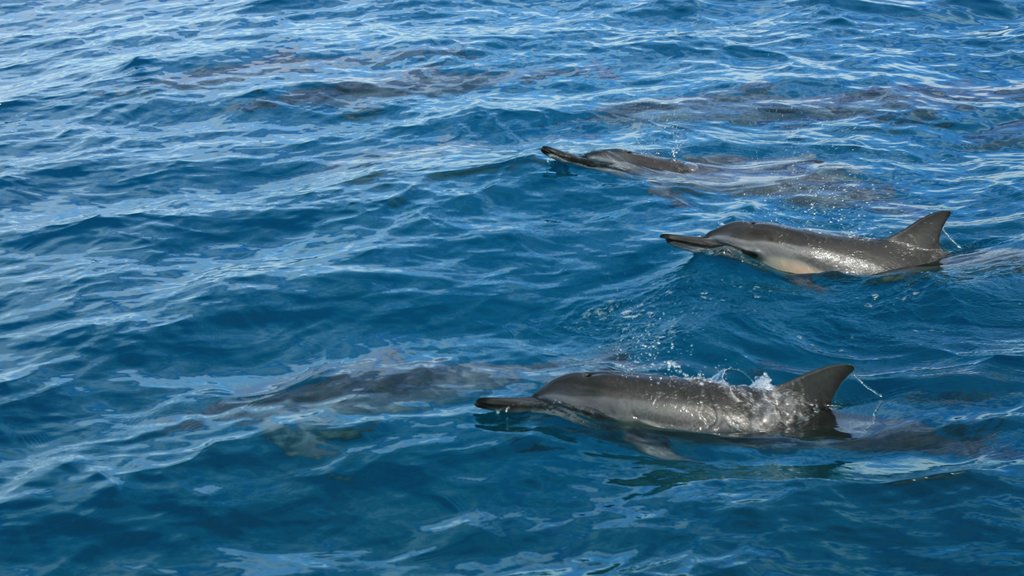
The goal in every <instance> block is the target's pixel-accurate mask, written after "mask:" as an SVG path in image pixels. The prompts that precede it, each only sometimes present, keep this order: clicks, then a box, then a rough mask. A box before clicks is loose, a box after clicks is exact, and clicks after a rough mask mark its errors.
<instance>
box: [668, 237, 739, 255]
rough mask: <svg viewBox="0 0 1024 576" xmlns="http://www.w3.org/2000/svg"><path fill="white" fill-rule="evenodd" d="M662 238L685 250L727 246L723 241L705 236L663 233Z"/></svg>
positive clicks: (693, 250)
mask: <svg viewBox="0 0 1024 576" xmlns="http://www.w3.org/2000/svg"><path fill="white" fill-rule="evenodd" d="M661 237H662V238H664V239H665V240H666V241H668V243H669V244H671V245H672V246H675V247H676V248H681V249H683V250H689V251H691V252H696V251H699V250H711V249H713V248H719V247H722V246H725V244H723V243H722V242H719V241H718V240H715V239H714V238H705V237H704V236H682V235H680V234H662V235H661Z"/></svg>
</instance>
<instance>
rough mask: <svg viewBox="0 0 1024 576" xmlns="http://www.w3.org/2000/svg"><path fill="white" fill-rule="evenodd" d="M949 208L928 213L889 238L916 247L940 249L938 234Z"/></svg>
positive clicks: (940, 232)
mask: <svg viewBox="0 0 1024 576" xmlns="http://www.w3.org/2000/svg"><path fill="white" fill-rule="evenodd" d="M949 214H950V211H949V210H940V211H939V212H935V213H934V214H929V215H927V216H925V217H924V218H921V219H920V220H918V221H917V222H914V223H913V224H911V225H910V226H907V227H906V228H904V229H903V230H901V231H900V232H897V233H895V234H893V235H892V236H890V237H889V240H895V241H896V242H902V243H904V244H909V245H911V246H915V247H917V248H925V249H928V250H941V248H940V247H939V234H942V227H943V226H944V225H945V224H946V219H947V218H949Z"/></svg>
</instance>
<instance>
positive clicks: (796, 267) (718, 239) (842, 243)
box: [661, 210, 950, 276]
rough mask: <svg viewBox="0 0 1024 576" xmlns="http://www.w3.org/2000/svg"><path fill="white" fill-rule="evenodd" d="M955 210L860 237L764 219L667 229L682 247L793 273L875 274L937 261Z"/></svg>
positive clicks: (673, 242)
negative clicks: (701, 230) (685, 231)
mask: <svg viewBox="0 0 1024 576" xmlns="http://www.w3.org/2000/svg"><path fill="white" fill-rule="evenodd" d="M949 215H950V212H949V211H948V210H942V211H940V212H935V213H933V214H929V215H928V216H925V217H924V218H921V219H920V220H918V221H917V222H914V223H913V224H911V225H910V226H907V227H906V228H905V229H903V230H901V231H899V232H897V233H896V234H893V235H892V236H889V237H887V238H854V237H849V236H837V235H833V234H825V233H821V232H812V231H807V230H797V229H794V228H786V227H784V226H776V225H775V224H764V223H759V222H732V223H730V224H726V225H724V226H721V227H719V228H716V229H714V230H712V231H711V232H708V233H707V234H705V235H704V236H682V235H679V234H662V235H661V237H662V238H664V239H665V240H667V241H668V243H669V244H671V245H672V246H675V247H676V248H681V249H683V250H689V251H690V252H712V253H716V254H721V255H724V256H729V257H732V258H736V259H739V260H745V261H753V262H755V263H758V264H762V265H764V266H767V267H768V268H773V269H775V270H779V271H781V272H788V273H790V274H818V273H821V272H841V273H843V274H850V275H853V276H870V275H873V274H882V273H884V272H891V271H893V270H900V269H904V268H914V267H919V266H927V265H930V264H937V263H938V262H939V260H941V259H942V258H943V257H944V256H946V255H947V252H946V251H945V250H943V249H942V247H940V246H939V234H941V233H942V227H943V225H945V223H946V219H947V218H949Z"/></svg>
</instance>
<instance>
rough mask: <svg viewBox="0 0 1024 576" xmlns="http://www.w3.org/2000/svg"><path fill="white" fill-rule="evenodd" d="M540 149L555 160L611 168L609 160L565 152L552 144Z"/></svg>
mask: <svg viewBox="0 0 1024 576" xmlns="http://www.w3.org/2000/svg"><path fill="white" fill-rule="evenodd" d="M540 151H541V152H542V153H543V154H544V155H545V156H547V157H548V158H553V159H555V160H558V161H560V162H565V163H567V164H575V165H577V166H583V167H585V168H597V169H609V168H610V164H608V163H607V162H600V161H597V160H593V159H591V158H587V157H586V156H580V155H578V154H573V153H572V152H565V151H564V150H559V149H557V148H552V147H550V146H541V148H540Z"/></svg>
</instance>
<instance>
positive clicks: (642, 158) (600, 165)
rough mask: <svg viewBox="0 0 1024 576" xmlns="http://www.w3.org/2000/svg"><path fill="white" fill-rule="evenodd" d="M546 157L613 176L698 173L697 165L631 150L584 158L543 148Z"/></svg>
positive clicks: (607, 151)
mask: <svg viewBox="0 0 1024 576" xmlns="http://www.w3.org/2000/svg"><path fill="white" fill-rule="evenodd" d="M540 151H541V152H543V153H544V155H546V156H548V157H549V158H554V159H555V160H560V161H562V162H565V163H568V164H575V165H577V166H583V167H584V168H593V169H595V170H601V171H604V172H611V173H613V174H632V175H644V174H649V173H652V172H674V173H676V174H689V173H691V172H696V171H697V165H696V164H691V163H689V162H680V161H677V160H672V159H669V158H661V157H659V156H647V155H645V154H637V153H635V152H630V151H629V150H622V149H619V148H609V149H606V150H594V151H592V152H587V153H586V154H583V155H582V156H580V155H577V154H573V153H571V152H563V151H562V150H558V149H556V148H552V147H550V146H543V147H541V149H540Z"/></svg>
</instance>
